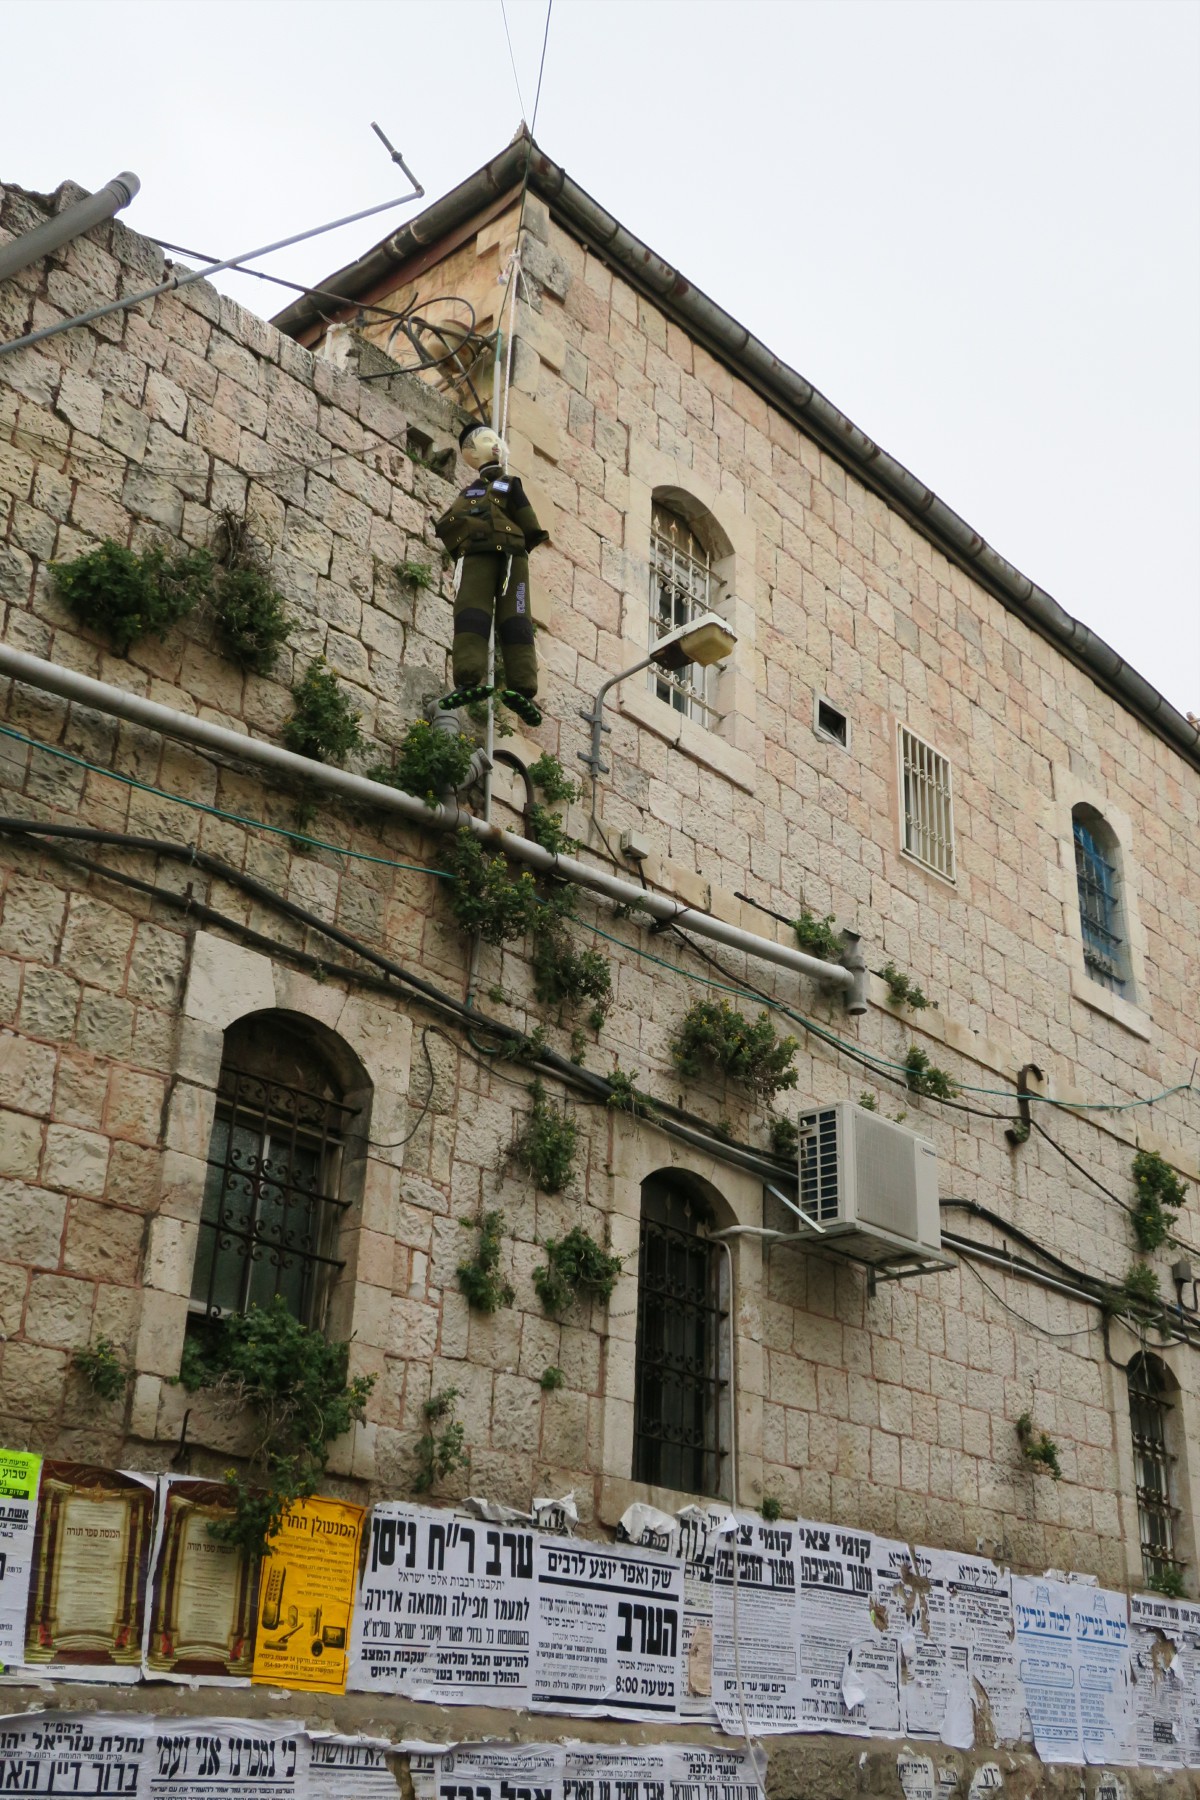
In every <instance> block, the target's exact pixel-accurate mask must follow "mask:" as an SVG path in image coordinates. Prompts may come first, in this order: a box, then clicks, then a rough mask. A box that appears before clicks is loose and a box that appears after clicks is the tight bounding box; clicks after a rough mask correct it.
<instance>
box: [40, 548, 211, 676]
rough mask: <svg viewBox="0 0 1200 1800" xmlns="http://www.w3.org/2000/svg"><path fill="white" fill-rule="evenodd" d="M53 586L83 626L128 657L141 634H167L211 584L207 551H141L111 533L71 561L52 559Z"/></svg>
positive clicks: (117, 651)
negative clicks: (113, 538) (131, 548)
mask: <svg viewBox="0 0 1200 1800" xmlns="http://www.w3.org/2000/svg"><path fill="white" fill-rule="evenodd" d="M50 566H51V569H52V570H53V574H54V585H55V587H56V588H57V590H58V592H59V594H60V595H61V596H62V599H63V600H64V602H65V603H66V605H67V607H68V608H69V609H70V611H71V612H73V613H74V615H75V617H76V618H77V619H78V620H79V622H80V624H81V625H85V626H87V628H88V630H90V631H94V632H96V633H97V635H98V636H100V637H105V638H107V639H108V641H109V643H110V644H111V645H112V647H113V649H114V650H115V651H116V653H117V655H118V656H128V654H129V650H130V647H131V646H132V645H133V644H135V643H136V642H137V640H138V639H139V638H142V637H149V636H154V637H159V638H161V637H165V636H166V634H167V632H168V631H169V630H170V629H171V627H172V625H177V624H178V623H179V621H180V619H183V618H186V617H187V615H188V613H190V612H191V611H192V609H193V608H194V607H195V605H196V604H197V602H198V601H199V600H201V599H203V598H204V597H205V596H206V595H207V593H208V591H209V588H210V586H211V583H212V573H213V559H212V557H211V556H210V555H209V553H208V551H207V550H182V551H179V552H177V553H176V554H175V555H174V556H171V555H168V553H167V551H166V549H165V548H164V547H163V546H162V545H161V544H156V545H154V546H153V547H152V548H151V549H149V550H144V551H142V552H141V553H140V554H139V553H138V552H137V551H136V550H129V549H126V548H125V546H124V545H123V544H117V543H114V541H113V540H112V538H105V540H104V542H103V543H102V544H100V545H98V547H97V548H96V549H95V550H88V551H85V552H84V554H83V555H82V556H76V557H73V558H72V560H71V561H70V562H61V563H52V564H51V565H50Z"/></svg>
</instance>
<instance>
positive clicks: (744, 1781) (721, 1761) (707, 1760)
mask: <svg viewBox="0 0 1200 1800" xmlns="http://www.w3.org/2000/svg"><path fill="white" fill-rule="evenodd" d="M667 1759H668V1760H667V1782H668V1785H667V1790H666V1796H665V1800H763V1790H762V1785H761V1783H760V1781H759V1777H758V1773H757V1771H756V1770H755V1767H754V1764H753V1763H752V1761H751V1760H750V1755H749V1753H748V1752H747V1751H745V1750H707V1749H700V1748H699V1747H696V1746H693V1745H691V1744H680V1745H675V1746H672V1747H670V1748H669V1749H668V1751H667ZM764 1772H765V1765H764ZM614 1800H617V1797H616V1796H614Z"/></svg>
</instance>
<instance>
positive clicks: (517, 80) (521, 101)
mask: <svg viewBox="0 0 1200 1800" xmlns="http://www.w3.org/2000/svg"><path fill="white" fill-rule="evenodd" d="M500 17H501V18H502V19H503V20H504V36H505V38H506V40H507V42H508V60H509V63H510V64H511V65H512V72H513V86H514V87H515V88H516V90H517V104H518V105H519V106H520V108H521V122H522V124H524V122H525V119H526V117H527V116H528V115H527V114H526V111H525V96H524V94H523V93H522V92H521V77H520V76H519V75H518V74H517V59H516V57H515V56H514V55H513V42H512V34H511V33H510V31H509V29H508V10H507V8H506V7H505V4H504V0H500Z"/></svg>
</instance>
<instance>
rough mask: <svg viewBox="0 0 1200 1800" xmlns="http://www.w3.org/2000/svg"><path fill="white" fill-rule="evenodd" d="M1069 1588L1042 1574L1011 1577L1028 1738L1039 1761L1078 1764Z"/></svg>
mask: <svg viewBox="0 0 1200 1800" xmlns="http://www.w3.org/2000/svg"><path fill="white" fill-rule="evenodd" d="M1072 1592H1073V1590H1072V1589H1071V1588H1069V1587H1068V1586H1067V1585H1066V1584H1065V1583H1064V1582H1060V1581H1048V1580H1046V1578H1045V1577H1044V1576H1027V1575H1014V1576H1013V1577H1012V1598H1013V1623H1014V1625H1015V1628H1016V1649H1017V1668H1018V1672H1019V1674H1020V1678H1021V1686H1022V1688H1023V1689H1024V1693H1025V1706H1026V1710H1027V1711H1028V1713H1029V1719H1030V1723H1031V1725H1032V1727H1033V1741H1034V1744H1035V1746H1036V1748H1037V1753H1038V1755H1039V1756H1040V1757H1041V1759H1042V1761H1043V1762H1047V1763H1059V1762H1071V1763H1081V1762H1083V1761H1084V1760H1085V1758H1084V1754H1083V1734H1082V1730H1081V1727H1080V1720H1079V1694H1078V1671H1077V1667H1076V1661H1075V1632H1074V1628H1073V1625H1072V1618H1071V1595H1072Z"/></svg>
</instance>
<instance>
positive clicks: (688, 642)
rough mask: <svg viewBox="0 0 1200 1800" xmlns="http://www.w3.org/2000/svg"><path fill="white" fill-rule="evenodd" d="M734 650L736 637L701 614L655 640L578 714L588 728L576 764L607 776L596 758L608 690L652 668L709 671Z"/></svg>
mask: <svg viewBox="0 0 1200 1800" xmlns="http://www.w3.org/2000/svg"><path fill="white" fill-rule="evenodd" d="M736 646H737V637H736V635H735V633H734V632H732V631H731V630H730V629H729V627H728V625H727V624H726V623H725V621H724V619H723V618H722V617H721V615H720V613H715V612H707V613H702V614H701V616H700V617H699V618H698V619H692V620H690V621H689V622H688V623H687V624H686V625H677V626H676V627H675V629H674V631H668V632H665V633H664V634H663V636H662V637H660V638H659V639H657V641H656V642H655V643H654V645H653V646H652V647H651V649H650V651H649V653H648V655H646V656H643V658H642V660H641V661H640V662H635V663H632V664H631V665H630V667H629V668H628V669H622V670H621V672H620V674H619V675H610V676H609V678H608V680H607V681H606V682H604V683H603V685H602V686H601V687H600V688H598V689H597V691H596V696H595V698H594V699H593V701H592V705H591V710H590V711H588V712H583V711H581V712H580V715H579V716H580V718H581V719H582V720H583V721H584V723H585V724H586V725H590V726H591V731H592V735H591V742H590V744H589V747H588V748H587V749H586V750H581V751H580V752H579V760H580V762H581V763H584V764H586V766H587V767H588V768H589V769H590V770H591V772H592V779H593V780H595V779H596V777H597V776H599V775H607V774H608V764H607V763H606V762H605V761H604V760H603V758H602V757H601V755H600V737H601V734H602V733H603V732H605V731H611V729H612V727H611V726H610V725H606V724H605V723H604V702H605V699H606V698H607V696H608V692H609V689H610V688H615V687H616V686H617V685H618V683H619V682H622V681H627V680H628V678H629V677H630V676H631V675H637V674H639V673H640V671H641V670H642V669H648V668H650V667H651V666H652V665H653V666H654V667H655V668H658V669H665V670H667V672H668V673H669V674H675V673H676V672H677V671H678V670H679V669H685V668H687V666H688V665H689V663H699V664H700V666H701V667H702V668H709V667H710V666H711V665H712V664H713V663H718V662H724V660H725V658H726V657H727V656H731V655H732V654H733V651H734V649H735V648H736Z"/></svg>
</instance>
